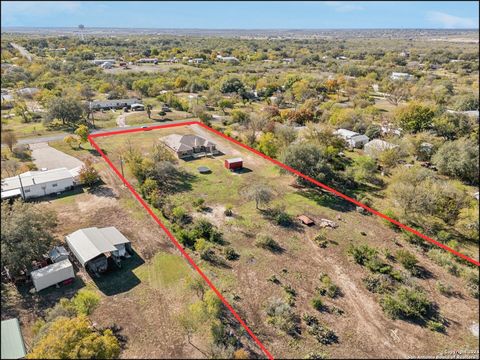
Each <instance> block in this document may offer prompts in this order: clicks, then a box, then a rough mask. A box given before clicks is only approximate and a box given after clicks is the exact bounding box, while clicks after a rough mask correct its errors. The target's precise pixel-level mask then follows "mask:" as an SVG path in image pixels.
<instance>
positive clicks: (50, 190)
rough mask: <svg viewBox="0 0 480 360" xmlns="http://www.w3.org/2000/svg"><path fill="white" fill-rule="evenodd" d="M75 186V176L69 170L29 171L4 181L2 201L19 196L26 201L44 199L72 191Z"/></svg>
mask: <svg viewBox="0 0 480 360" xmlns="http://www.w3.org/2000/svg"><path fill="white" fill-rule="evenodd" d="M74 185H75V181H74V176H73V175H72V173H71V171H70V170H68V169H67V168H58V169H52V170H46V171H27V172H25V173H23V174H20V175H17V176H13V177H9V178H5V179H2V184H1V186H2V200H3V199H8V198H13V197H17V196H21V197H22V198H23V199H25V200H26V199H31V198H37V197H42V196H46V195H50V194H56V193H59V192H62V191H66V190H71V189H72V188H73V186H74Z"/></svg>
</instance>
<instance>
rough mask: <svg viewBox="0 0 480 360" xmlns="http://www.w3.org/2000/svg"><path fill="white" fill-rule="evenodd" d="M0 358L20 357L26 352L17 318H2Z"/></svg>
mask: <svg viewBox="0 0 480 360" xmlns="http://www.w3.org/2000/svg"><path fill="white" fill-rule="evenodd" d="M1 347H2V359H22V358H24V357H25V355H26V354H27V351H26V349H25V343H24V342H23V336H22V332H21V331H20V323H19V322H18V319H16V318H14V319H8V320H2V342H1Z"/></svg>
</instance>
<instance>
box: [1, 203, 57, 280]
mask: <svg viewBox="0 0 480 360" xmlns="http://www.w3.org/2000/svg"><path fill="white" fill-rule="evenodd" d="M1 224H2V232H1V249H2V258H1V263H2V268H3V267H4V266H6V267H7V268H8V269H9V271H10V273H11V274H12V275H16V274H19V273H20V271H21V270H23V269H24V268H26V269H31V267H32V262H33V261H34V260H39V259H41V258H42V255H43V254H46V253H47V252H48V251H50V249H51V247H52V246H53V244H54V242H55V238H54V236H53V235H52V230H53V229H54V227H55V226H56V224H57V217H56V214H55V213H54V212H52V211H49V210H47V209H44V208H42V209H41V210H40V208H39V207H38V206H37V205H34V204H32V203H25V202H23V201H21V200H17V201H15V202H14V203H13V204H12V205H9V204H8V203H4V202H2V217H1Z"/></svg>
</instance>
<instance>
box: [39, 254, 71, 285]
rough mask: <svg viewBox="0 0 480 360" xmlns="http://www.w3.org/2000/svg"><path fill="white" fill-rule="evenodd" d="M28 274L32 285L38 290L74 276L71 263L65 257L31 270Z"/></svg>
mask: <svg viewBox="0 0 480 360" xmlns="http://www.w3.org/2000/svg"><path fill="white" fill-rule="evenodd" d="M30 276H31V278H32V281H33V286H35V290H37V292H39V291H40V290H43V289H46V288H48V287H50V286H52V285H56V284H58V283H60V282H62V281H65V280H68V279H71V278H74V277H75V273H74V272H73V266H72V263H71V262H70V260H68V259H66V260H62V261H60V262H57V263H55V264H52V265H48V266H45V267H44V268H41V269H38V270H35V271H32V272H31V273H30Z"/></svg>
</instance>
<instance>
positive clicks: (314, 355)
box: [305, 352, 327, 360]
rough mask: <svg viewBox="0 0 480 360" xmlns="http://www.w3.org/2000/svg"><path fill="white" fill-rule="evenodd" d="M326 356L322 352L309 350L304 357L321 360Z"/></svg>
mask: <svg viewBox="0 0 480 360" xmlns="http://www.w3.org/2000/svg"><path fill="white" fill-rule="evenodd" d="M326 358H327V355H325V354H324V353H318V352H311V353H309V354H307V356H305V359H307V360H322V359H326Z"/></svg>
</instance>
